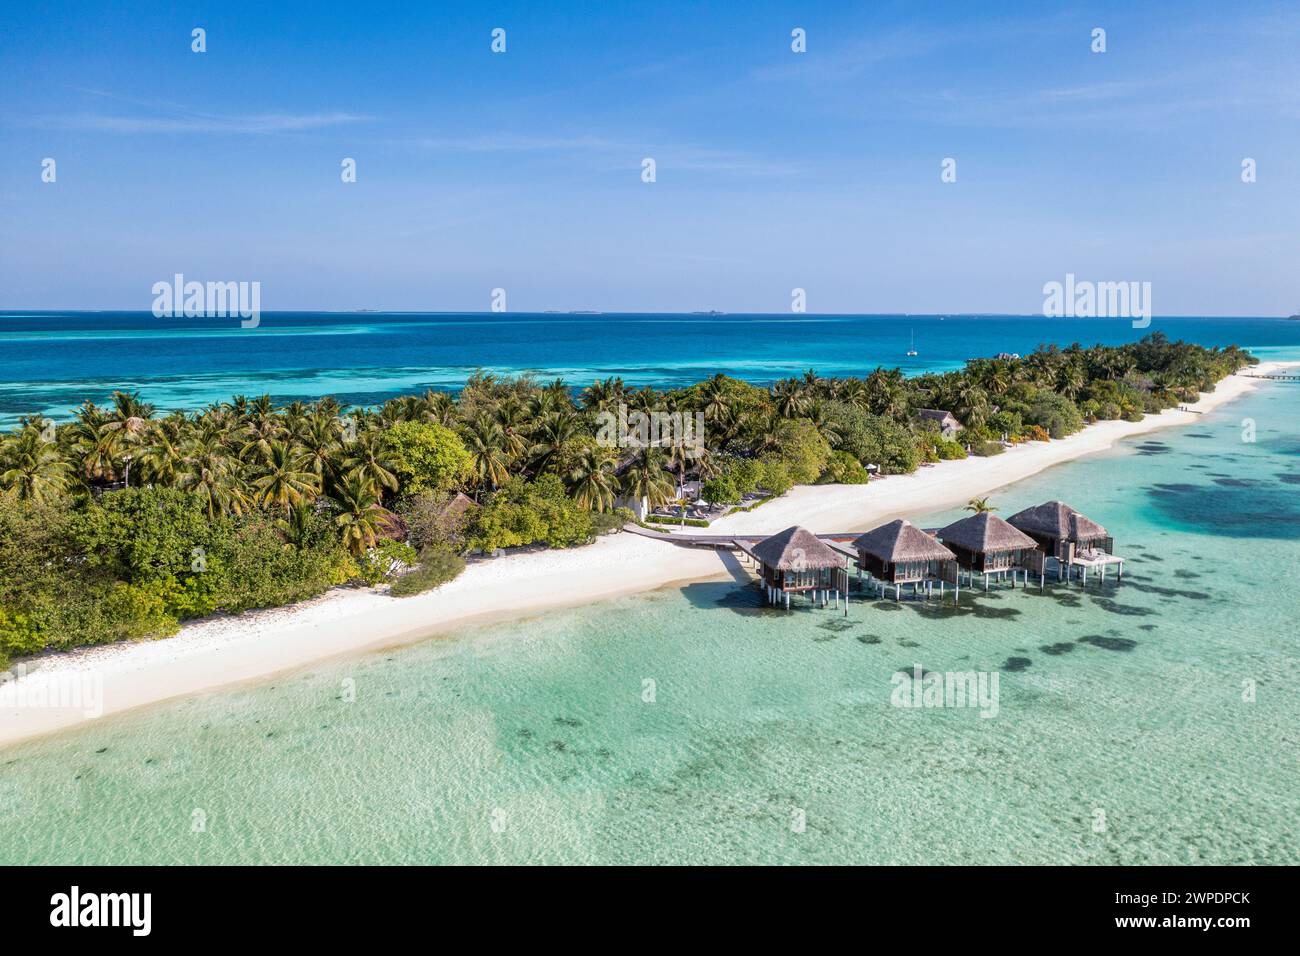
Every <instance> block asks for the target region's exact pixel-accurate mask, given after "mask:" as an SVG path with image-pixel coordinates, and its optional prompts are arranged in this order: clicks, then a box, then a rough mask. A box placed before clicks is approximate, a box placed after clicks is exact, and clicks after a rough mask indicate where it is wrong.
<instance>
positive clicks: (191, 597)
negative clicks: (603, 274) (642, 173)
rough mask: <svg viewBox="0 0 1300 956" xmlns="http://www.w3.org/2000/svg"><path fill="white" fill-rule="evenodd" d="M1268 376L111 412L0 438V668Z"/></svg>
mask: <svg viewBox="0 0 1300 956" xmlns="http://www.w3.org/2000/svg"><path fill="white" fill-rule="evenodd" d="M1255 361H1257V360H1256V359H1254V358H1252V357H1251V356H1250V355H1249V354H1248V353H1246V352H1244V351H1242V350H1240V349H1238V348H1236V347H1229V348H1226V349H1217V348H1216V349H1206V348H1203V347H1201V346H1197V345H1191V344H1187V343H1183V342H1170V341H1169V340H1168V339H1167V338H1165V337H1164V336H1162V335H1160V334H1158V333H1157V334H1154V335H1150V336H1148V337H1147V338H1144V339H1143V340H1142V341H1140V342H1136V343H1132V344H1129V345H1124V346H1120V347H1104V346H1094V347H1092V348H1084V347H1082V346H1079V345H1072V346H1070V347H1068V348H1059V347H1056V346H1050V347H1042V348H1039V349H1038V350H1037V351H1035V352H1033V353H1032V354H1030V355H1027V356H1025V357H1024V358H1015V357H1010V358H1009V357H999V358H994V359H978V360H973V361H971V362H968V363H967V365H966V366H965V368H964V369H962V370H960V371H952V372H946V373H932V374H925V375H919V376H915V377H912V378H907V377H904V376H903V374H902V373H901V372H900V371H899V370H898V369H884V368H877V369H876V370H874V371H873V372H871V373H870V374H869V375H866V376H865V377H862V378H840V379H823V378H820V377H818V376H817V375H816V373H814V372H812V371H809V372H807V373H805V374H804V375H802V376H799V377H796V378H791V379H786V380H782V381H779V382H777V383H775V384H774V385H772V386H770V387H763V386H759V385H755V384H751V383H748V382H744V381H740V380H737V379H734V378H729V377H727V376H725V375H715V376H713V377H712V378H709V379H707V380H705V381H702V382H698V383H696V384H694V385H691V386H688V387H685V388H677V389H671V390H665V391H660V390H657V389H654V388H650V387H642V388H632V387H630V386H627V385H626V384H625V383H624V382H623V381H622V380H621V379H618V378H608V379H604V380H600V381H596V382H594V383H592V384H591V385H590V386H588V387H586V388H583V389H580V390H579V389H573V388H570V387H569V386H568V385H567V384H566V383H565V382H563V381H562V380H555V381H552V382H546V383H542V382H538V381H537V380H535V379H533V378H532V377H529V376H523V377H519V378H506V377H500V376H496V375H492V374H487V373H482V372H480V373H476V374H475V375H473V376H471V377H470V379H469V381H468V382H467V383H466V384H465V387H464V388H463V389H462V390H461V391H460V392H459V394H457V395H452V394H449V393H445V392H434V391H428V392H425V393H424V394H423V395H408V396H402V397H400V398H394V399H392V400H390V401H388V402H386V403H384V404H383V405H382V406H381V407H377V408H363V409H345V408H344V407H342V406H340V405H339V404H338V403H337V402H336V401H335V400H333V399H331V398H323V399H321V400H320V401H317V402H314V403H304V402H292V403H290V404H288V405H284V406H276V405H275V404H274V403H273V401H272V400H271V398H270V397H268V396H265V395H263V396H260V397H251V398H250V397H247V396H236V397H234V398H233V399H231V400H230V401H228V402H222V403H219V404H214V405H211V406H209V407H207V408H203V409H201V410H199V411H196V412H189V413H187V412H181V411H173V412H170V413H162V412H160V411H159V410H158V409H156V408H155V407H154V406H153V405H151V404H149V403H147V402H146V401H144V400H143V399H142V398H141V396H140V395H139V394H137V393H128V392H121V391H119V392H115V393H113V395H112V399H111V403H110V404H109V405H107V406H98V405H95V404H92V403H90V402H87V403H85V404H84V405H82V406H81V407H80V408H79V409H77V410H76V412H75V413H74V415H73V417H72V419H71V420H70V421H66V422H58V423H56V422H53V421H50V420H48V419H45V418H43V417H40V416H34V417H30V418H27V419H24V420H23V421H22V422H21V423H20V424H19V425H18V427H16V428H14V429H12V430H11V431H9V432H8V433H7V434H5V435H3V436H2V437H0V657H3V656H16V655H23V654H31V653H36V652H38V651H40V650H42V649H44V648H68V647H73V646H77V645H81V644H94V643H103V642H108V641H116V640H121V639H126V638H138V637H148V636H163V635H166V634H168V633H171V632H173V631H175V629H176V627H177V626H178V622H179V621H181V620H184V619H186V618H191V617H196V616H201V615H205V614H211V613H214V612H232V613H233V612H240V611H243V610H247V609H250V608H258V607H267V606H273V605H279V604H285V603H289V602H293V601H298V600H301V599H304V598H307V597H310V596H313V595H316V594H320V593H321V592H323V591H324V590H326V589H328V588H329V587H332V586H335V585H339V584H344V583H349V582H352V583H357V584H371V585H373V584H377V583H380V582H384V581H393V582H394V593H398V594H411V593H419V591H421V590H427V589H428V588H430V587H436V586H437V585H438V584H441V583H443V582H445V581H446V580H449V579H450V578H451V577H454V576H455V574H456V573H459V570H460V569H461V568H463V566H464V562H463V560H462V557H463V556H464V555H465V554H467V553H470V552H496V551H498V550H499V549H503V548H513V547H523V546H544V547H571V546H576V545H582V544H584V543H586V542H589V541H591V540H593V538H594V537H595V536H596V535H598V534H602V533H606V532H608V531H611V530H617V529H618V528H620V527H621V526H622V524H623V523H624V522H625V521H626V520H628V518H629V517H630V515H629V514H628V513H627V512H626V511H624V510H622V509H623V508H624V507H626V506H628V505H630V504H633V503H636V502H644V503H645V504H646V505H648V506H649V507H650V508H655V507H658V506H662V505H665V504H667V503H669V502H673V501H677V500H680V497H681V486H682V484H683V482H685V481H688V480H698V481H700V482H702V483H703V494H702V496H703V497H704V498H705V499H706V500H710V501H713V502H716V503H725V504H737V503H740V502H743V501H746V500H747V496H756V497H760V498H762V499H770V498H771V497H773V496H779V495H782V494H784V493H785V492H786V491H788V490H789V489H790V488H791V487H792V486H793V485H795V484H812V483H816V482H838V483H861V482H864V481H866V480H867V479H868V478H869V475H870V474H871V473H878V474H886V475H887V474H902V473H907V472H910V471H913V470H915V469H916V468H917V467H918V466H919V465H920V464H922V463H923V462H933V461H941V460H948V459H953V458H962V457H965V455H966V454H967V452H968V450H969V451H970V452H971V453H974V454H991V453H997V452H998V451H1001V449H1002V448H1003V447H1004V443H1016V442H1021V441H1031V440H1038V441H1044V440H1048V439H1051V438H1061V437H1064V436H1065V435H1068V434H1070V433H1072V432H1074V431H1077V430H1078V429H1080V428H1081V427H1083V425H1084V424H1085V423H1087V422H1090V421H1096V420H1099V419H1120V418H1122V419H1138V418H1141V417H1142V415H1144V414H1146V413H1149V412H1156V411H1159V410H1161V409H1163V408H1167V407H1171V406H1174V405H1177V404H1179V403H1180V402H1184V401H1191V400H1194V399H1195V397H1196V394H1197V393H1198V392H1201V391H1210V390H1212V389H1213V388H1214V385H1215V383H1216V382H1217V381H1219V380H1220V379H1221V378H1223V377H1224V376H1226V375H1228V374H1231V373H1232V372H1235V371H1237V370H1238V369H1240V368H1242V367H1243V366H1245V365H1248V364H1251V363H1253V362H1255ZM620 407H624V408H625V409H628V410H636V411H644V412H655V411H658V412H667V413H681V414H682V415H695V414H696V413H698V414H699V415H701V416H702V418H703V421H704V424H705V429H704V442H703V443H702V445H698V446H687V445H685V444H683V443H680V442H678V443H670V444H669V445H668V446H666V447H646V448H640V447H607V444H608V443H602V441H601V440H600V439H599V438H598V433H599V432H600V425H601V421H602V415H604V414H611V413H617V412H618V410H619V409H620ZM923 408H928V409H944V410H948V411H951V412H952V414H953V415H954V416H955V417H956V418H957V419H958V420H959V421H960V422H961V424H962V426H963V430H962V431H961V432H960V433H959V434H958V435H957V436H956V437H952V436H949V437H944V436H943V435H941V434H940V433H939V432H938V430H937V428H936V426H935V425H934V424H933V423H931V422H928V421H923V420H922V419H921V418H920V417H919V416H918V410H920V409H923ZM752 505H753V502H752V501H751V502H750V504H749V505H747V506H746V507H752ZM408 579H409V580H408ZM402 582H406V583H402ZM0 663H3V661H0Z"/></svg>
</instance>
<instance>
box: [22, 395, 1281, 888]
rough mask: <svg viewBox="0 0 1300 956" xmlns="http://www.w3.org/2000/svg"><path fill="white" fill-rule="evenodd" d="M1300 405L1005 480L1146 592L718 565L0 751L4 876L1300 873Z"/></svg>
mask: <svg viewBox="0 0 1300 956" xmlns="http://www.w3.org/2000/svg"><path fill="white" fill-rule="evenodd" d="M1298 411H1300V389H1298V388H1297V387H1296V386H1294V385H1283V384H1276V385H1267V386H1265V387H1264V388H1263V389H1261V390H1260V391H1259V392H1257V393H1256V394H1254V395H1252V396H1250V397H1248V398H1246V399H1243V400H1241V401H1239V402H1237V403H1234V404H1233V405H1230V406H1228V407H1226V408H1224V409H1221V410H1220V411H1219V412H1217V413H1215V414H1213V415H1209V416H1206V418H1205V420H1204V421H1203V422H1201V423H1198V424H1196V425H1192V426H1188V427H1186V428H1181V429H1172V430H1166V431H1161V432H1158V433H1156V434H1154V435H1150V436H1146V437H1143V438H1138V439H1135V440H1132V441H1130V442H1127V443H1125V444H1124V445H1123V447H1121V448H1117V449H1116V450H1114V451H1113V452H1111V453H1108V454H1106V455H1102V456H1097V457H1094V458H1091V459H1088V460H1084V461H1079V462H1075V463H1072V464H1068V465H1064V466H1060V467H1057V468H1054V469H1052V470H1050V471H1048V472H1046V473H1044V474H1042V475H1040V476H1037V477H1036V478H1034V479H1031V480H1029V481H1025V482H1022V483H1020V484H1018V485H1015V486H1013V487H1010V488H1007V489H1003V490H1002V491H1000V492H998V493H996V494H995V495H993V498H994V503H995V504H996V505H998V506H999V508H1000V509H1001V512H1002V513H1003V514H1009V513H1011V512H1012V511H1013V510H1016V509H1017V508H1019V507H1022V506H1024V505H1027V504H1030V503H1034V502H1037V501H1040V500H1043V499H1046V498H1050V497H1061V498H1064V499H1065V500H1067V501H1069V502H1071V503H1072V504H1073V505H1075V506H1076V507H1078V508H1080V509H1082V510H1084V511H1086V512H1087V513H1089V514H1090V515H1092V516H1093V517H1095V518H1097V519H1098V520H1100V521H1102V522H1103V523H1104V524H1106V525H1107V526H1108V527H1109V528H1110V529H1111V530H1112V532H1113V533H1114V535H1115V538H1116V542H1117V550H1118V551H1119V552H1120V553H1122V554H1124V555H1126V556H1127V557H1128V558H1129V559H1130V563H1129V565H1128V568H1127V574H1126V575H1125V579H1124V581H1123V583H1122V584H1119V585H1116V584H1114V583H1113V582H1112V581H1108V582H1107V583H1106V584H1105V585H1104V586H1091V585H1090V586H1089V587H1088V588H1086V589H1084V588H1079V587H1070V588H1068V589H1067V588H1065V587H1056V588H1052V589H1049V590H1048V591H1047V592H1046V593H1039V592H1038V591H1037V590H1036V589H1030V590H1028V591H1026V590H1022V589H1017V590H997V591H993V592H991V593H989V594H988V595H984V594H969V593H967V594H964V595H963V602H962V604H963V606H962V607H961V609H960V610H954V609H952V608H951V607H944V608H940V607H938V606H937V605H934V604H931V605H925V604H916V603H907V602H904V603H902V604H894V603H893V602H880V603H866V602H863V603H856V604H854V605H853V606H852V607H851V609H850V611H849V613H848V615H847V617H845V616H843V615H842V614H837V613H835V612H833V611H823V610H817V611H814V610H810V609H807V608H796V609H795V610H794V611H792V612H790V613H786V612H784V611H774V610H768V609H765V608H763V607H762V606H761V605H760V603H759V600H758V594H757V592H756V590H755V589H754V588H753V587H749V586H744V585H741V584H738V583H733V582H731V581H724V582H715V583H702V584H692V585H689V586H686V587H675V588H670V589H665V590H662V591H659V592H656V593H653V594H648V595H645V596H642V597H636V598H629V599H624V600H618V601H613V602H606V603H601V604H595V605H592V606H589V607H585V608H581V609H577V610H572V611H565V612H561V613H553V614H547V615H545V616H540V617H536V618H533V619H531V620H527V621H522V622H518V623H515V624H507V625H496V626H492V627H489V628H481V629H477V630H469V631H465V632H463V633H459V634H457V635H455V636H453V637H450V638H438V639H433V640H429V641H427V642H424V643H422V644H418V645H414V646H409V647H405V648H401V649H394V650H391V651H388V652H385V653H378V654H370V655H367V656H358V657H354V658H349V659H341V660H335V661H332V662H329V663H326V664H322V665H320V666H316V667H313V668H311V669H309V670H305V671H302V672H298V673H293V674H289V675H282V676H280V677H278V678H276V679H273V680H269V681H266V682H263V683H260V684H257V685H254V686H247V687H243V688H240V689H236V690H230V691H223V692H219V693H213V694H210V695H205V696H200V697H195V698H192V699H187V700H183V701H179V702H173V703H169V704H164V705H159V706H155V707H151V708H148V709H144V710H140V711H137V712H134V713H130V714H125V715H120V716H117V717H109V718H103V719H101V720H99V721H97V722H94V723H90V724H87V725H86V726H84V727H83V728H79V729H76V730H74V731H71V732H66V733H63V734H60V735H57V736H55V737H51V738H47V739H44V740H39V741H34V742H29V743H26V744H21V745H18V746H13V747H9V748H6V749H4V750H0V863H6V864H12V863H118V864H121V863H262V862H283V863H353V862H364V863H524V862H529V863H739V862H745V863H918V864H944V863H949V864H981V863H1012V862H1019V863H1079V864H1107V863H1124V864H1142V863H1175V864H1196V863H1264V864H1280V863H1291V864H1294V863H1297V862H1300V823H1298V822H1297V821H1298V820H1300V767H1298V765H1297V759H1296V755H1297V753H1298V752H1300V694H1297V679H1298V678H1300V666H1298V665H1297V630H1296V626H1295V618H1296V598H1295V593H1296V592H1295V582H1296V570H1295V569H1296V565H1297V560H1296V559H1297V557H1300V497H1298V495H1297V492H1298V491H1300V424H1297V412H1298ZM1245 418H1250V419H1253V421H1254V422H1255V428H1256V430H1257V436H1256V437H1257V441H1256V442H1254V443H1247V442H1243V441H1242V433H1243V419H1245ZM951 516H952V515H951V513H950V514H947V515H935V516H929V517H928V518H927V521H941V520H944V519H945V518H948V517H951ZM922 517H924V516H922ZM915 665H920V666H921V667H923V668H925V669H926V670H928V671H934V672H945V671H965V670H989V671H992V670H996V671H997V672H998V673H999V679H1000V701H999V704H1000V707H999V712H998V714H997V716H996V717H992V718H987V719H986V718H982V717H981V716H980V715H979V711H978V710H974V709H955V708H954V709H922V710H911V709H901V708H897V707H894V706H891V703H890V693H891V690H892V687H893V685H892V683H891V678H892V676H893V675H894V674H895V673H896V672H897V671H899V670H906V671H910V670H911V669H912V668H913V667H914V666H915ZM647 680H650V681H653V682H654V700H653V702H647V701H646V700H645V699H643V698H644V696H646V695H645V690H644V688H645V687H646V686H647V685H646V683H645V682H646V681H647ZM353 687H354V688H355V701H354V702H349V697H350V696H351V695H350V693H349V690H350V688H353ZM1251 687H1253V689H1254V694H1253V700H1247V699H1246V698H1247V697H1250V696H1251V695H1250V694H1249V693H1248V689H1249V688H1251ZM196 811H198V813H196ZM799 813H801V814H802V816H803V819H804V820H805V821H806V825H805V826H804V827H803V828H802V832H798V831H799V829H800V828H798V827H796V826H794V825H793V823H794V822H795V821H796V819H797V817H798V814H799ZM196 821H202V826H201V827H200V826H196ZM1102 821H1104V827H1103V826H1101V822H1102ZM196 831H198V832H196Z"/></svg>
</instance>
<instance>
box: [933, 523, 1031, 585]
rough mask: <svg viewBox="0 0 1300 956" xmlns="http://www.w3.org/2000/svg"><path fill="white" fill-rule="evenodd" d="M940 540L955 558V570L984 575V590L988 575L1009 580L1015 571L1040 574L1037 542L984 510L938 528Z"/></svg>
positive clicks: (1013, 576)
mask: <svg viewBox="0 0 1300 956" xmlns="http://www.w3.org/2000/svg"><path fill="white" fill-rule="evenodd" d="M939 540H941V541H942V542H943V543H944V544H945V545H947V547H948V549H949V550H951V551H952V552H953V554H954V555H956V557H957V565H958V567H960V568H962V569H963V570H964V571H966V572H968V573H969V574H971V575H975V574H982V575H984V584H985V587H986V588H987V587H988V576H989V575H991V574H992V575H998V576H1001V575H1003V574H1006V573H1010V574H1011V575H1012V581H1014V580H1015V573H1016V572H1017V571H1026V572H1028V571H1033V572H1034V574H1036V575H1039V576H1041V574H1042V555H1041V552H1039V550H1038V543H1037V542H1036V541H1034V539H1033V538H1031V537H1029V535H1027V534H1025V533H1024V532H1023V531H1019V530H1017V529H1016V528H1013V527H1012V526H1011V525H1009V524H1007V522H1005V521H1003V520H1002V519H1001V518H999V517H998V516H997V515H995V514H992V513H990V512H987V511H984V512H980V513H979V514H973V515H971V516H970V517H969V518H962V519H961V520H960V521H954V522H953V523H952V524H950V525H948V526H947V527H946V528H942V529H940V531H939Z"/></svg>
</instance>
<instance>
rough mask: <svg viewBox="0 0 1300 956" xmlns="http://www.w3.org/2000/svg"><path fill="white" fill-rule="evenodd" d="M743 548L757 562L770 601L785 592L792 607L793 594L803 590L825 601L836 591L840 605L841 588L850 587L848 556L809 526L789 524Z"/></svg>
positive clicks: (775, 600) (776, 600)
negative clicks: (813, 531) (788, 526)
mask: <svg viewBox="0 0 1300 956" xmlns="http://www.w3.org/2000/svg"><path fill="white" fill-rule="evenodd" d="M744 550H745V551H746V552H747V553H748V554H749V556H750V557H752V558H753V559H754V560H755V562H757V563H758V566H759V576H760V578H761V579H762V587H763V589H764V592H765V593H766V595H767V600H768V602H769V603H772V604H776V603H779V602H780V600H781V598H782V596H784V598H785V606H786V607H787V608H789V607H790V595H791V594H792V593H796V592H801V591H802V592H806V593H807V594H808V596H809V597H810V598H812V600H813V603H820V604H822V605H825V604H826V603H828V602H829V601H830V600H831V598H832V595H833V596H834V600H835V604H836V606H837V607H838V606H839V600H840V591H841V589H843V590H845V591H846V592H847V590H848V588H847V584H848V581H847V578H848V572H847V571H846V570H845V565H846V564H847V563H848V562H847V559H846V557H845V556H844V555H843V554H842V553H840V552H839V551H837V550H835V549H834V548H832V547H831V546H830V545H829V544H827V543H826V542H824V541H822V540H821V539H820V538H818V537H817V536H816V535H815V534H813V533H812V532H811V531H809V530H808V529H807V528H800V527H799V526H797V525H796V526H794V527H792V528H786V529H785V530H784V531H780V532H777V533H776V534H774V535H772V536H771V537H768V538H764V539H763V540H762V541H760V542H758V543H757V544H755V545H754V546H753V547H751V548H745V549H744ZM846 596H847V595H846Z"/></svg>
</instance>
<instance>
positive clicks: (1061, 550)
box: [1007, 501, 1124, 579]
mask: <svg viewBox="0 0 1300 956" xmlns="http://www.w3.org/2000/svg"><path fill="white" fill-rule="evenodd" d="M1007 523H1008V524H1010V525H1011V526H1013V527H1015V528H1017V529H1019V530H1020V531H1023V532H1024V533H1025V534H1027V535H1029V537H1031V538H1033V539H1034V541H1035V542H1037V544H1038V547H1039V548H1040V549H1041V550H1042V552H1043V554H1044V555H1046V556H1047V557H1048V558H1054V559H1055V560H1056V569H1057V578H1058V579H1059V578H1060V577H1061V575H1062V571H1064V572H1065V573H1066V574H1067V575H1068V573H1069V569H1070V567H1071V566H1073V565H1080V566H1082V567H1083V569H1084V574H1085V575H1086V574H1087V570H1086V569H1087V568H1088V567H1093V566H1097V565H1100V566H1101V569H1102V572H1101V573H1102V575H1103V576H1104V575H1105V573H1106V572H1105V567H1106V565H1107V564H1116V563H1118V564H1119V566H1120V573H1121V575H1122V574H1123V567H1124V564H1123V560H1122V559H1120V558H1115V557H1114V556H1113V555H1112V553H1111V552H1112V551H1113V549H1114V546H1115V542H1114V539H1113V538H1111V536H1110V535H1109V534H1107V533H1106V529H1105V528H1103V527H1102V526H1101V525H1099V524H1097V522H1095V521H1093V520H1092V519H1091V518H1088V517H1087V516H1085V515H1083V514H1081V513H1080V512H1078V511H1075V510H1074V509H1073V508H1071V507H1070V506H1069V505H1067V504H1066V503H1065V502H1063V501H1045V502H1043V503H1042V504H1041V505H1035V506H1034V507H1032V508H1026V509H1025V510H1024V511H1018V512H1016V513H1015V514H1013V515H1012V516H1011V517H1010V518H1008V519H1007Z"/></svg>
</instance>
